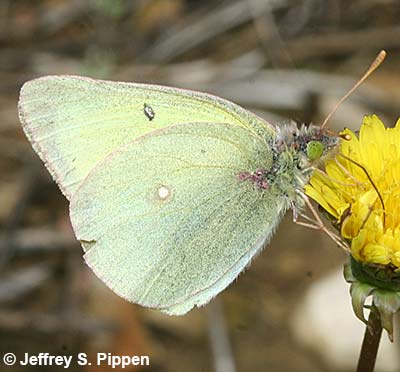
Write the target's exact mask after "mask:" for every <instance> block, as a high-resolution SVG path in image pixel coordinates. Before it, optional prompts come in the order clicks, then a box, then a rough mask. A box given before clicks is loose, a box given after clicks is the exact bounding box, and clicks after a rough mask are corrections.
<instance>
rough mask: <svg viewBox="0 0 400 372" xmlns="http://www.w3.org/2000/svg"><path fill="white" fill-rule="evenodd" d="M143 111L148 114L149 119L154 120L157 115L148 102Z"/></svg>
mask: <svg viewBox="0 0 400 372" xmlns="http://www.w3.org/2000/svg"><path fill="white" fill-rule="evenodd" d="M143 112H144V114H145V115H146V117H147V119H149V120H150V121H152V120H153V119H154V117H155V116H156V113H155V112H154V110H153V108H152V107H151V106H149V105H147V104H146V103H145V104H144V106H143Z"/></svg>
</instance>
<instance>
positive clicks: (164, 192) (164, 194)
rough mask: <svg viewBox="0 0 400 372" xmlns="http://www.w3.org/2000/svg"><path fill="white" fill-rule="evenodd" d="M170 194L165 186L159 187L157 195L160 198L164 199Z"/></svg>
mask: <svg viewBox="0 0 400 372" xmlns="http://www.w3.org/2000/svg"><path fill="white" fill-rule="evenodd" d="M170 194H171V193H170V191H169V190H168V189H167V188H166V187H165V186H160V187H159V189H158V196H159V198H160V199H161V200H166V199H167V198H168V197H169V195H170Z"/></svg>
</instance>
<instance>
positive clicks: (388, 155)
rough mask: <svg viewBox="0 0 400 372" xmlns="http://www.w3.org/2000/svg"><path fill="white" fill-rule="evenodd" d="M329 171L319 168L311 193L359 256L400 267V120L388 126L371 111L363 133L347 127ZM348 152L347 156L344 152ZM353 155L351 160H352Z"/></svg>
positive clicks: (311, 182)
mask: <svg viewBox="0 0 400 372" xmlns="http://www.w3.org/2000/svg"><path fill="white" fill-rule="evenodd" d="M341 134H342V135H343V136H346V138H347V139H348V140H343V141H342V143H341V145H340V149H339V152H338V154H336V155H335V156H334V157H333V158H332V159H329V160H328V161H327V163H326V166H325V173H321V172H314V174H313V176H312V178H311V180H310V183H309V185H307V186H306V194H307V195H308V196H310V197H311V198H312V199H314V200H315V201H316V202H317V203H319V204H320V205H321V206H322V207H323V208H324V209H325V210H326V211H327V212H328V213H329V214H330V215H331V216H332V217H333V219H334V220H335V221H336V222H337V223H338V225H339V226H340V233H341V235H342V236H343V238H345V239H346V240H347V241H348V242H349V244H350V249H351V255H352V256H353V257H354V258H355V259H356V260H357V261H359V262H362V263H366V264H378V265H386V266H390V267H391V268H392V269H393V270H394V271H396V270H397V269H399V268H400V120H399V121H398V122H397V124H396V126H395V128H385V126H384V125H383V123H382V122H381V120H380V119H379V118H378V117H377V116H376V115H372V116H366V117H365V118H364V120H363V124H362V126H361V129H360V134H359V137H357V136H356V135H355V134H354V133H353V132H352V131H350V130H349V129H346V130H344V131H343V132H342V133H341ZM342 155H343V156H342ZM349 159H351V160H349Z"/></svg>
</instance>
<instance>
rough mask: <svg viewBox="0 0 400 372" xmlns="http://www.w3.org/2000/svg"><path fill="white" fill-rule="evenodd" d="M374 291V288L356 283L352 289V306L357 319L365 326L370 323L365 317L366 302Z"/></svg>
mask: <svg viewBox="0 0 400 372" xmlns="http://www.w3.org/2000/svg"><path fill="white" fill-rule="evenodd" d="M374 289H375V288H374V287H373V286H371V285H369V284H367V283H361V282H354V283H352V284H351V287H350V295H351V304H352V306H353V311H354V314H356V317H357V318H358V319H360V320H361V321H362V322H363V323H365V324H367V323H368V321H367V320H366V319H365V317H364V305H365V300H366V299H367V297H368V296H370V295H371V294H372V292H373V291H374Z"/></svg>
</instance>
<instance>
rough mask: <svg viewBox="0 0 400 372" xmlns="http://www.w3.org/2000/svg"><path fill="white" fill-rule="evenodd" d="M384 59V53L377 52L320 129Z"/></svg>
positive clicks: (382, 51)
mask: <svg viewBox="0 0 400 372" xmlns="http://www.w3.org/2000/svg"><path fill="white" fill-rule="evenodd" d="M385 58H386V51H384V50H381V51H380V52H379V54H378V55H377V56H376V58H375V59H374V61H373V62H372V63H371V65H370V66H369V68H368V70H367V71H366V72H365V74H364V75H363V76H362V77H361V79H360V80H358V81H357V83H355V84H354V86H353V87H352V88H351V89H350V90H349V91H348V92H347V93H346V94H345V95H344V96H343V97H342V98H341V99H340V100H339V101H338V103H337V104H336V105H335V107H334V108H333V109H332V110H331V112H330V113H329V114H328V115H327V117H326V118H325V120H324V122H323V123H322V125H321V128H324V127H325V126H326V124H327V123H328V121H329V119H330V118H331V117H332V115H333V114H334V113H335V112H336V110H337V109H338V108H339V106H340V105H341V104H342V103H343V102H344V101H345V100H346V99H347V98H349V96H350V95H351V94H352V93H353V92H354V91H355V90H356V89H357V88H358V87H359V86H360V85H361V84H362V83H363V82H364V81H365V80H366V79H367V78H368V77H369V76H370V75H371V74H372V73H373V72H374V71H375V70H376V69H377V68H378V67H379V66H380V65H381V64H382V62H383V61H384V60H385Z"/></svg>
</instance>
